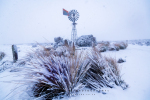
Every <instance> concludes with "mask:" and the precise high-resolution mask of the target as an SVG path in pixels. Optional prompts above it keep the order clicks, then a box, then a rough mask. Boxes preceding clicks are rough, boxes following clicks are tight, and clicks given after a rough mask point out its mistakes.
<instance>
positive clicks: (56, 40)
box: [54, 37, 63, 44]
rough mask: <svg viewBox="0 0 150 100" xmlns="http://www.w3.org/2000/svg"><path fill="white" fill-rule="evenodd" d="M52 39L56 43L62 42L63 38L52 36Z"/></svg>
mask: <svg viewBox="0 0 150 100" xmlns="http://www.w3.org/2000/svg"><path fill="white" fill-rule="evenodd" d="M54 41H55V42H56V43H57V44H58V43H61V42H63V38H61V37H56V38H54Z"/></svg>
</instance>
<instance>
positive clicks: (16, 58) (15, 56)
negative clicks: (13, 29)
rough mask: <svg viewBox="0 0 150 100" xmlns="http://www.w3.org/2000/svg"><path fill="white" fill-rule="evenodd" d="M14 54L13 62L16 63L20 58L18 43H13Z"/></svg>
mask: <svg viewBox="0 0 150 100" xmlns="http://www.w3.org/2000/svg"><path fill="white" fill-rule="evenodd" d="M12 54H13V62H14V63H15V62H16V61H17V60H18V51H17V46H16V45H12Z"/></svg>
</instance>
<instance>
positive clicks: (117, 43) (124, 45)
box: [113, 42, 128, 49]
mask: <svg viewBox="0 0 150 100" xmlns="http://www.w3.org/2000/svg"><path fill="white" fill-rule="evenodd" d="M113 45H114V46H115V47H117V48H119V49H126V48H127V47H128V43H125V42H116V43H114V44H113Z"/></svg>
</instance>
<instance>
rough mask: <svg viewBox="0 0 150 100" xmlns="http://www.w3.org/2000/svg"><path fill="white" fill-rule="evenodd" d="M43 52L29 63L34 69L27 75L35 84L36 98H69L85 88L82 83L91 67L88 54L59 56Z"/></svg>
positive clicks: (33, 91) (33, 89)
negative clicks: (62, 96)
mask: <svg viewBox="0 0 150 100" xmlns="http://www.w3.org/2000/svg"><path fill="white" fill-rule="evenodd" d="M43 52H45V51H43ZM43 52H41V51H40V52H35V53H34V55H32V60H31V61H30V62H29V63H30V65H31V66H33V67H34V68H32V69H31V70H29V72H28V73H27V76H28V77H29V78H31V79H29V81H30V82H31V83H33V84H34V85H33V86H32V93H33V94H32V95H33V96H34V97H38V98H41V97H42V98H44V99H47V98H48V99H52V98H53V97H55V96H58V95H67V96H69V95H70V94H71V93H74V92H77V91H78V90H79V89H81V88H84V87H85V85H84V84H83V83H82V82H81V81H82V80H83V77H84V76H85V74H86V72H87V71H88V69H89V67H90V62H89V59H87V55H86V53H84V52H75V53H74V55H70V56H58V55H54V54H50V53H49V52H50V51H47V52H45V53H43Z"/></svg>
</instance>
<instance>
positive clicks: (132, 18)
mask: <svg viewBox="0 0 150 100" xmlns="http://www.w3.org/2000/svg"><path fill="white" fill-rule="evenodd" d="M63 8H64V9H66V10H68V11H70V10H72V9H76V10H77V11H78V12H79V14H80V17H79V20H78V21H77V23H78V24H77V35H78V36H81V35H89V34H93V35H94V36H95V37H96V38H97V40H98V41H101V40H127V39H150V1H149V0H0V44H14V43H31V42H32V43H35V42H36V41H37V42H48V41H49V42H53V41H54V37H57V36H61V37H63V38H68V39H70V38H71V30H72V26H71V23H72V22H71V21H70V20H69V19H68V17H67V16H64V15H63V12H62V9H63ZM44 38H46V39H47V40H48V41H47V40H46V39H44Z"/></svg>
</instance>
